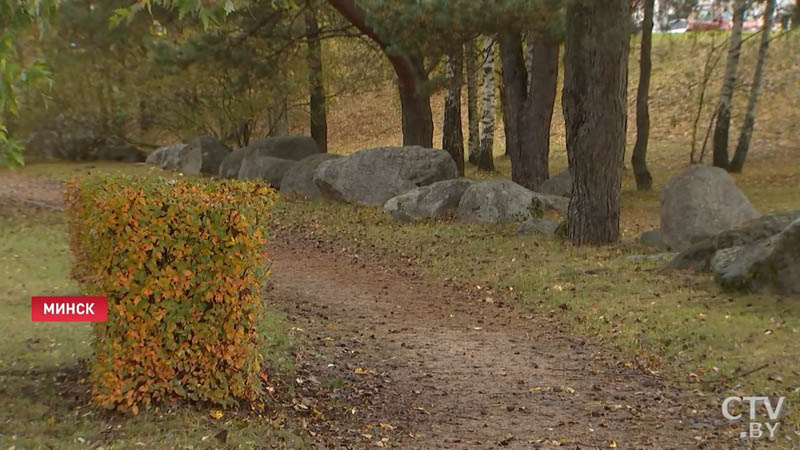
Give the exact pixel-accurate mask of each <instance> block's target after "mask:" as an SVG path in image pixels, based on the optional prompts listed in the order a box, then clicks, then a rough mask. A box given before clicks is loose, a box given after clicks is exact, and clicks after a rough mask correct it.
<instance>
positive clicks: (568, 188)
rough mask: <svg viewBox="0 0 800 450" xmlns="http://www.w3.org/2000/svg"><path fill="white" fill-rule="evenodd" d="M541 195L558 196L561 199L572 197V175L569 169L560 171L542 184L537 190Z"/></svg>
mask: <svg viewBox="0 0 800 450" xmlns="http://www.w3.org/2000/svg"><path fill="white" fill-rule="evenodd" d="M539 191H540V192H541V193H542V194H550V195H558V196H561V197H567V198H569V197H572V175H571V174H570V173H569V169H565V170H563V171H561V173H559V174H558V175H556V176H554V177H550V179H549V180H547V181H545V182H544V183H542V187H541V188H540V189H539Z"/></svg>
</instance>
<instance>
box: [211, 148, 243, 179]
mask: <svg viewBox="0 0 800 450" xmlns="http://www.w3.org/2000/svg"><path fill="white" fill-rule="evenodd" d="M246 154H247V147H242V148H239V149H236V150H234V151H232V152H231V153H230V154H229V155H228V156H226V157H225V159H223V160H222V163H221V164H220V165H219V173H218V174H217V176H219V177H220V178H236V177H238V176H239V170H240V169H241V168H242V161H243V160H244V157H245V155H246Z"/></svg>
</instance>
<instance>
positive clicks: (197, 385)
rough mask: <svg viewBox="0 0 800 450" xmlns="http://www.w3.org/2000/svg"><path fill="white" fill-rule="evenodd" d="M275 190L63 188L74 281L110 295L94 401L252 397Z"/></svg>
mask: <svg viewBox="0 0 800 450" xmlns="http://www.w3.org/2000/svg"><path fill="white" fill-rule="evenodd" d="M275 197H276V195H275V191H273V190H271V189H270V188H268V187H266V186H264V185H261V184H255V183H242V182H237V181H197V180H178V181H167V180H163V179H159V180H142V179H134V178H127V177H116V178H94V179H89V180H85V181H82V182H73V183H71V184H69V185H68V187H67V195H66V198H67V204H68V209H67V216H68V223H69V233H70V246H71V248H72V252H73V256H74V262H73V271H72V274H73V277H74V278H75V279H76V280H78V282H79V283H80V284H81V286H82V287H83V289H84V291H85V292H87V293H90V294H92V295H104V296H107V297H108V302H109V311H108V321H107V322H105V323H97V324H95V338H94V341H93V349H94V358H93V360H92V361H91V362H90V365H89V369H90V380H91V383H92V401H93V402H94V403H95V404H97V405H100V406H103V407H106V408H110V409H113V408H115V409H118V410H121V411H131V412H133V413H134V414H136V413H137V412H138V409H139V406H141V405H142V404H150V403H151V402H160V401H166V400H172V399H189V400H194V401H207V402H212V403H214V404H219V405H223V406H226V405H231V404H236V403H238V402H239V401H241V400H244V401H249V400H254V399H255V398H256V397H257V396H258V395H259V394H260V392H261V384H260V383H261V382H260V379H259V374H260V369H261V363H262V359H263V355H262V354H260V352H259V351H258V349H259V344H260V337H259V335H258V332H257V330H256V325H257V324H258V321H259V320H260V317H261V315H262V305H261V301H260V299H259V293H260V291H261V287H262V286H263V283H264V282H265V281H266V276H267V266H266V258H267V254H266V242H267V240H266V234H267V233H266V225H267V221H268V218H269V215H268V211H269V208H270V207H271V206H272V205H273V203H274V200H275Z"/></svg>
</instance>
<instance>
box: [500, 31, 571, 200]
mask: <svg viewBox="0 0 800 450" xmlns="http://www.w3.org/2000/svg"><path fill="white" fill-rule="evenodd" d="M529 39H530V37H529ZM521 41H522V40H521V36H520V34H519V33H515V32H505V33H502V34H501V36H500V56H501V59H502V62H503V84H504V85H505V89H504V91H503V93H504V99H503V102H504V104H505V108H506V148H507V149H508V151H509V155H510V156H511V178H512V180H513V181H514V182H515V183H517V184H520V185H522V186H525V187H527V188H528V189H531V190H534V191H535V190H538V189H539V188H540V187H541V185H542V183H544V182H545V180H547V179H548V178H549V157H550V126H551V123H552V118H553V106H554V104H555V98H556V88H557V83H558V56H559V42H558V41H557V40H555V39H553V38H552V37H550V36H544V35H541V36H536V37H534V38H533V42H532V44H531V45H530V53H531V55H532V58H533V64H532V65H531V68H532V70H531V71H530V75H529V74H528V71H527V70H526V59H527V58H526V57H525V56H523V48H522V42H521ZM526 53H527V52H526ZM529 80H530V82H529Z"/></svg>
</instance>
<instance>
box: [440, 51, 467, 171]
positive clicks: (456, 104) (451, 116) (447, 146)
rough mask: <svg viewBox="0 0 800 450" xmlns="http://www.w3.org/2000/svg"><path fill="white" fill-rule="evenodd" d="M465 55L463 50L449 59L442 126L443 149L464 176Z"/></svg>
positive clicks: (446, 64)
mask: <svg viewBox="0 0 800 450" xmlns="http://www.w3.org/2000/svg"><path fill="white" fill-rule="evenodd" d="M463 62H464V55H463V51H462V49H461V48H459V49H458V50H457V51H455V52H453V54H452V55H450V56H448V57H447V61H446V62H445V77H446V79H447V91H446V92H445V98H444V124H443V126H442V148H443V149H444V150H445V151H446V152H447V153H450V156H451V157H452V158H453V161H455V163H456V167H458V174H459V175H461V176H464V130H463V129H462V124H461V84H462V81H463V69H464V67H463V66H464V64H463Z"/></svg>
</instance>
